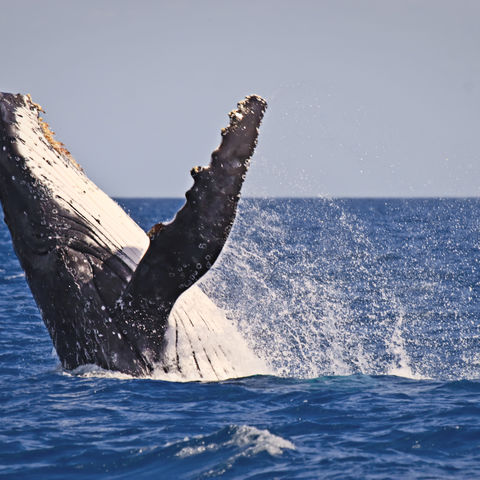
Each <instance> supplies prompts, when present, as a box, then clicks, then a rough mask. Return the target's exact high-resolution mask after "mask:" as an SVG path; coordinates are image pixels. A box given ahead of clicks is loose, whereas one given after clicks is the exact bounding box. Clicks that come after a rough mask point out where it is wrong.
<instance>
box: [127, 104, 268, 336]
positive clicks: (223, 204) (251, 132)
mask: <svg viewBox="0 0 480 480" xmlns="http://www.w3.org/2000/svg"><path fill="white" fill-rule="evenodd" d="M265 108H266V102H265V101H264V100H263V99H261V98H260V97H257V96H249V97H247V98H246V99H245V100H243V101H242V102H240V103H239V104H238V108H237V110H235V111H233V112H231V113H230V114H229V116H230V125H229V126H228V127H227V128H225V129H223V130H222V137H223V138H222V142H221V144H220V146H219V147H218V149H217V150H215V151H214V152H213V153H212V159H211V162H210V165H209V166H208V167H196V168H194V169H192V171H191V174H192V177H193V178H194V184H193V186H192V188H191V189H190V190H189V191H188V192H187V193H186V194H185V197H186V203H185V204H184V206H183V207H182V208H181V209H180V211H179V212H178V213H177V215H176V216H175V219H174V220H173V221H172V222H171V223H169V224H166V225H164V224H157V225H155V226H154V227H153V228H152V229H151V230H150V232H149V236H150V246H149V248H148V250H147V252H146V253H145V255H144V256H143V258H142V260H141V261H140V263H139V265H138V267H137V269H136V270H135V272H134V274H133V276H132V279H131V281H130V283H129V284H128V286H127V288H126V290H125V292H124V294H123V296H122V299H121V302H120V304H121V306H122V309H123V310H124V312H128V314H127V313H124V315H122V316H123V317H124V318H136V319H137V321H136V326H135V328H141V329H142V330H143V329H144V328H145V327H147V326H146V325H140V324H142V323H149V322H152V323H151V324H150V325H148V328H146V329H148V330H149V331H151V330H152V329H155V328H154V326H155V325H156V327H157V328H156V330H157V331H158V329H165V328H166V322H167V318H168V314H169V312H170V310H171V308H172V306H173V304H174V303H175V301H176V299H177V298H178V297H179V295H180V294H181V293H182V292H183V291H185V290H186V289H187V288H188V287H189V286H190V285H192V284H193V283H195V282H196V281H197V280H198V279H199V278H200V277H202V275H204V274H205V273H206V272H207V271H208V270H209V268H210V267H211V266H212V264H213V262H214V261H215V260H216V259H217V257H218V255H219V254H220V252H221V250H222V248H223V246H224V244H225V242H226V240H227V237H228V234H229V232H230V229H231V226H232V223H233V220H234V218H235V212H236V208H237V203H238V200H239V196H240V189H241V186H242V184H243V180H244V178H245V173H246V171H247V169H248V166H249V161H250V157H251V156H252V154H253V151H254V149H255V146H256V143H257V136H258V127H259V125H260V122H261V120H262V118H263V114H264V112H265ZM148 311H150V314H149V315H146V312H148ZM138 312H141V316H142V318H141V319H140V318H139V316H138V315H137V313H138ZM157 333H158V332H157ZM157 338H158V337H157Z"/></svg>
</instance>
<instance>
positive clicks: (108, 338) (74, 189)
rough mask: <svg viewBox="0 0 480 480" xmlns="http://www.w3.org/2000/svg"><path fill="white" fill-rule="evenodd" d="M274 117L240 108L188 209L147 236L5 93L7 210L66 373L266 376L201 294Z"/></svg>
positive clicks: (26, 105)
mask: <svg viewBox="0 0 480 480" xmlns="http://www.w3.org/2000/svg"><path fill="white" fill-rule="evenodd" d="M265 108H266V102H265V101H264V100H263V99H261V98H260V97H258V96H254V95H253V96H249V97H246V98H245V99H244V100H243V101H242V102H240V103H239V104H238V107H237V109H236V110H234V111H233V112H231V113H230V124H229V126H227V127H226V128H224V129H223V130H222V141H221V144H220V146H219V147H218V148H217V149H216V150H215V151H214V152H213V153H212V158H211V162H210V165H209V166H207V167H195V168H194V169H192V171H191V175H192V177H193V179H194V183H193V186H192V188H191V189H190V190H189V191H188V192H187V193H186V194H185V197H186V202H185V204H184V205H183V207H182V208H181V209H180V210H179V212H177V214H176V216H175V218H174V219H173V220H172V221H171V222H170V223H167V224H162V223H158V224H156V225H154V226H153V227H152V229H151V230H150V231H149V232H148V234H147V233H145V232H144V231H143V230H142V229H141V228H140V227H139V226H138V225H137V224H136V223H135V222H134V221H133V220H132V219H131V218H130V217H129V216H128V215H127V214H126V213H125V212H124V211H123V209H122V208H121V207H120V206H119V205H118V204H117V203H115V202H114V201H113V200H112V199H111V198H110V197H109V196H108V195H106V194H105V193H104V192H103V191H102V190H100V189H99V188H98V187H97V186H96V185H95V184H94V183H93V182H92V181H91V180H89V179H88V177H87V176H86V174H85V172H84V171H83V170H82V168H81V167H80V166H79V165H78V163H77V162H76V161H75V160H74V159H73V157H72V156H71V155H70V153H69V152H68V151H67V150H66V148H65V147H64V145H63V144H61V143H59V142H57V141H56V140H55V139H54V138H53V133H52V132H51V131H50V129H49V127H48V125H47V124H46V123H45V122H44V121H43V119H42V118H41V116H40V115H41V111H42V109H41V107H40V106H39V105H37V104H36V103H34V102H33V101H32V99H31V97H30V96H29V95H21V94H17V95H14V94H8V93H2V94H0V201H1V203H2V206H3V210H4V215H5V222H6V224H7V226H8V228H9V230H10V233H11V236H12V242H13V247H14V250H15V253H16V255H17V256H18V258H19V261H20V263H21V266H22V268H23V269H24V271H25V276H26V279H27V282H28V284H29V286H30V289H31V291H32V294H33V296H34V298H35V301H36V303H37V305H38V307H39V309H40V312H41V315H42V318H43V321H44V323H45V325H46V327H47V330H48V332H49V334H50V336H51V338H52V341H53V344H54V346H55V349H56V351H57V354H58V357H59V359H60V361H61V364H62V366H63V367H64V368H65V369H67V370H74V369H76V368H78V367H81V366H84V365H90V364H93V365H97V366H99V367H101V368H103V369H106V370H114V371H118V372H122V373H126V374H129V375H133V376H144V375H151V374H152V372H153V371H154V370H156V369H159V368H160V369H162V370H163V371H165V372H171V371H175V372H177V373H179V374H182V373H185V372H186V371H187V370H189V371H192V370H193V371H195V372H196V373H197V377H196V378H198V379H222V378H229V377H237V376H244V375H248V374H251V373H262V371H257V370H259V369H260V370H264V369H265V368H266V367H265V365H264V364H263V363H262V362H261V361H260V360H259V359H258V358H257V357H256V356H255V355H254V354H253V353H252V352H251V350H250V349H249V348H248V347H247V345H246V342H245V340H243V338H242V337H241V335H240V334H239V333H238V332H237V331H236V330H235V329H234V328H233V326H232V325H231V324H230V323H229V322H228V320H227V319H226V318H225V316H224V314H223V312H221V310H219V309H218V308H217V307H216V306H215V305H214V304H213V302H211V300H210V299H209V298H208V297H207V296H206V295H205V294H204V293H203V292H202V290H201V289H200V288H199V287H198V286H197V285H195V283H196V282H197V281H198V280H199V279H200V278H201V277H202V276H203V275H204V274H205V273H206V272H207V271H208V270H209V268H210V267H211V266H212V265H213V263H214V262H215V260H216V259H217V257H218V255H219V254H220V252H221V250H222V247H223V245H224V244H225V241H226V239H227V237H228V234H229V232H230V229H231V226H232V224H233V220H234V217H235V213H236V208H237V203H238V200H239V196H240V189H241V186H242V183H243V180H244V178H245V174H246V171H247V169H248V165H249V162H250V158H251V156H252V154H253V151H254V148H255V146H256V142H257V136H258V127H259V125H260V122H261V120H262V117H263V114H264V111H265ZM179 297H180V298H179ZM177 300H178V301H177ZM225 339H230V341H229V342H225ZM253 370H255V371H253Z"/></svg>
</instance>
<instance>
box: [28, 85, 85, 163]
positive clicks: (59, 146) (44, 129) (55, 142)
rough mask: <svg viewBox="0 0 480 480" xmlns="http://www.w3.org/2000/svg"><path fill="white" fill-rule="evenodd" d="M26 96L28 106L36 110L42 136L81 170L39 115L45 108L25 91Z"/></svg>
mask: <svg viewBox="0 0 480 480" xmlns="http://www.w3.org/2000/svg"><path fill="white" fill-rule="evenodd" d="M26 96H27V98H28V101H29V102H30V107H31V108H33V109H34V110H37V113H38V124H39V125H40V128H41V129H42V133H43V136H44V137H45V139H46V140H47V142H48V143H49V144H50V145H51V146H52V147H53V148H54V149H55V151H56V152H57V153H59V154H60V155H64V156H65V157H67V158H68V159H69V160H70V162H71V163H72V164H73V166H75V167H76V168H78V169H79V170H80V171H83V169H82V167H81V166H80V165H79V164H78V162H77V161H76V160H75V159H74V158H73V157H72V154H71V153H70V152H69V151H68V150H67V148H66V147H65V144H64V143H62V142H59V141H58V140H56V139H55V132H54V131H53V130H52V129H51V128H50V125H49V124H48V123H47V122H46V121H45V120H44V119H43V118H42V117H41V116H40V112H43V113H45V110H44V109H43V108H42V106H41V105H39V104H38V103H36V102H34V101H33V100H32V97H31V95H30V94H29V93H27V95H26Z"/></svg>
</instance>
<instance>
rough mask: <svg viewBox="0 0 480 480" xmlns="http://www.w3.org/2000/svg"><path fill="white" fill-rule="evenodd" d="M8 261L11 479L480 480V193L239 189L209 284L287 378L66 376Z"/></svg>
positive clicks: (140, 213)
mask: <svg viewBox="0 0 480 480" xmlns="http://www.w3.org/2000/svg"><path fill="white" fill-rule="evenodd" d="M119 202H120V203H121V204H122V205H123V206H124V207H125V208H126V209H127V210H128V211H129V212H130V214H131V216H132V217H133V218H134V219H135V220H137V221H138V222H139V223H140V224H141V226H142V227H144V228H145V229H148V228H149V227H150V226H152V225H153V224H154V223H156V222H158V221H159V220H168V219H170V218H172V216H173V215H174V213H175V211H176V210H177V209H178V208H179V207H180V206H181V204H182V203H183V200H181V199H128V200H124V199H120V200H119ZM0 258H1V263H0V332H1V334H0V478H12V479H13V478H15V479H17V478H21V479H65V478H68V479H84V478H89V479H96V478H102V479H103V478H105V479H127V478H128V479H130V478H134V479H136V480H140V479H150V478H164V479H207V478H209V479H210V478H222V479H275V478H278V479H451V478H462V479H472V478H480V381H479V378H480V200H479V199H395V200H393V199H374V200H369V199H327V198H318V199H313V198H312V199H244V200H242V202H241V204H240V209H239V215H238V218H237V222H236V223H235V227H234V229H233V231H232V235H231V237H230V239H229V241H228V244H227V246H226V248H225V250H224V252H223V253H222V256H221V257H220V259H219V261H218V262H217V263H216V264H215V266H214V268H213V269H212V270H211V271H210V272H209V274H207V275H206V276H205V277H204V278H203V279H202V281H201V288H202V289H203V290H204V291H205V292H206V293H207V294H208V295H209V296H210V297H211V298H212V299H213V300H214V301H215V302H216V303H217V305H219V306H220V307H222V308H223V309H224V310H225V311H226V313H227V315H228V318H229V319H231V321H232V322H233V323H234V324H235V325H236V326H237V328H238V329H239V330H240V331H241V332H242V334H243V335H244V336H245V338H246V339H247V341H248V342H249V344H250V346H251V348H252V349H253V350H254V351H255V352H256V353H257V355H259V356H260V357H262V358H263V359H265V360H266V361H267V362H269V365H270V366H271V368H272V369H273V371H275V372H276V374H275V375H271V376H264V375H263V376H262V375H257V376H253V377H248V378H238V379H231V380H227V381H223V382H216V383H198V382H184V383H175V382H167V381H160V380H153V379H132V378H128V377H125V376H122V375H118V374H115V373H109V372H104V371H96V370H94V369H93V370H91V371H84V372H76V373H73V374H72V373H71V372H65V371H62V369H61V368H60V366H59V362H58V359H57V357H56V354H55V352H54V351H53V349H52V343H51V341H50V338H49V335H48V333H47V331H46V329H45V327H44V326H43V323H42V320H41V317H40V315H39V312H38V310H37V308H36V305H35V303H34V301H33V299H32V297H31V295H30V292H29V289H28V286H27V285H26V282H25V278H24V275H23V272H22V270H21V268H20V266H19V263H18V261H17V259H16V257H15V254H14V252H13V250H12V247H11V242H10V236H9V233H8V230H7V228H6V226H5V225H3V224H2V225H1V227H0Z"/></svg>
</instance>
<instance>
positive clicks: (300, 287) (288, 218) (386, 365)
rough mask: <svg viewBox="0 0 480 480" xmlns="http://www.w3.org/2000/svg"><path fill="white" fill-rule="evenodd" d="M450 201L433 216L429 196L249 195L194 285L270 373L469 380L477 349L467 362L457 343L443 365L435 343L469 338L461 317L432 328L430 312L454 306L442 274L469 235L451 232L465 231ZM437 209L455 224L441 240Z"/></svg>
mask: <svg viewBox="0 0 480 480" xmlns="http://www.w3.org/2000/svg"><path fill="white" fill-rule="evenodd" d="M402 202H403V203H402ZM436 202H438V200H436ZM449 205H450V204H449ZM467 206H468V205H467ZM474 207H475V205H474ZM442 208H445V205H444V206H443V207H442ZM476 208H478V205H477V206H476ZM440 210H441V208H440ZM453 210H455V214H456V215H458V210H457V209H455V205H454V206H449V207H448V208H446V211H444V212H442V211H439V212H436V213H437V216H435V215H434V214H433V212H432V211H431V205H430V204H428V203H425V204H422V202H421V201H417V203H415V204H414V205H413V204H409V203H408V201H406V200H403V201H400V200H399V201H381V200H377V201H368V200H365V201H358V200H355V201H353V200H352V201H348V200H344V201H338V200H332V199H296V200H294V199H290V200H285V199H283V200H274V199H270V200H267V199H265V200H247V201H244V202H243V203H242V204H241V208H240V214H239V217H238V220H237V223H236V225H235V228H234V230H233V232H232V237H231V241H230V242H229V243H228V244H227V247H226V248H225V250H224V253H223V254H222V257H221V259H220V261H219V262H218V264H217V265H216V266H215V267H214V269H213V271H212V273H211V275H210V276H208V277H207V278H206V279H205V280H204V281H203V282H202V288H203V289H204V290H205V291H206V293H207V294H208V295H209V296H211V297H212V298H213V299H214V300H215V302H216V303H218V304H219V305H220V306H221V307H222V308H224V309H225V310H226V311H227V315H228V316H229V317H230V318H232V319H234V320H235V321H237V322H238V325H239V328H240V330H241V331H242V333H243V335H244V336H245V337H246V338H247V340H248V342H249V343H250V345H251V346H252V348H253V349H254V350H255V352H256V353H257V354H258V355H259V356H261V357H262V358H264V359H266V360H267V361H268V362H269V363H270V365H271V366H272V367H273V368H274V369H275V371H276V372H277V373H278V374H280V375H284V376H295V377H304V378H305V377H306V378H311V377H318V376H321V375H349V374H354V373H364V374H374V375H375V374H379V375H384V374H394V375H401V376H406V377H410V378H425V377H429V378H432V377H433V378H438V377H454V378H458V377H462V378H464V377H467V378H472V377H475V376H477V377H478V374H479V370H478V362H477V363H476V364H475V361H474V360H473V359H474V358H477V359H478V355H477V356H476V357H475V356H474V355H470V357H471V358H472V360H471V361H470V360H468V359H466V356H465V352H459V350H458V348H457V350H456V351H457V353H459V355H458V358H456V359H455V362H452V361H451V359H448V358H444V357H442V354H441V351H439V350H438V347H439V343H441V342H442V341H444V342H445V341H447V342H449V343H451V344H452V343H453V344H454V347H455V343H454V342H458V341H459V339H460V342H461V343H463V344H464V345H465V344H467V343H468V344H469V345H471V343H472V342H471V340H472V338H471V335H470V333H471V332H469V331H468V328H467V326H466V323H465V322H463V323H462V322H460V325H459V322H457V324H456V325H455V327H456V330H455V331H454V330H452V326H453V324H449V325H448V326H447V325H446V324H445V325H444V330H443V331H442V332H440V333H441V336H440V338H439V336H438V332H436V333H437V335H432V329H435V324H434V323H433V324H432V321H431V320H432V316H437V317H438V318H439V319H442V320H445V323H446V320H448V318H446V317H448V316H451V313H450V312H451V311H452V309H454V308H456V310H457V311H458V310H459V309H461V307H460V306H459V305H458V302H457V304H455V303H454V301H452V298H451V297H452V294H453V292H454V291H455V290H458V289H462V288H464V286H463V287H462V286H461V285H460V286H459V285H458V284H452V283H451V280H452V278H453V277H454V275H455V268H457V267H458V258H459V257H461V255H462V251H463V250H464V249H468V248H470V245H469V243H471V241H472V240H471V239H470V240H468V241H467V243H465V242H466V240H465V238H463V237H458V238H457V237H456V235H457V234H458V231H459V230H460V229H463V230H465V228H464V226H462V222H464V219H462V218H460V219H459V220H458V221H455V218H454V217H452V215H453ZM464 213H466V214H467V215H468V214H471V212H470V213H469V212H468V208H466V209H465V212H464ZM445 216H449V221H450V222H451V223H452V226H453V228H452V230H448V231H446V232H443V237H441V235H440V234H439V233H442V232H439V229H441V225H443V224H444V223H445V220H446V219H445ZM452 218H453V221H452ZM475 228H476V224H474V225H471V227H470V230H469V231H470V233H471V231H472V230H474V229H475ZM464 233H465V232H464ZM467 234H468V231H467ZM470 237H472V235H470ZM452 244H454V245H455V249H453V250H452V252H450V253H451V255H453V256H452V258H450V257H448V258H447V253H448V252H447V253H445V250H444V249H445V248H446V247H447V248H448V246H449V245H450V246H452ZM462 249H463V250H462ZM439 257H440V260H441V261H440V262H438V261H437V262H436V260H438V258H439ZM449 269H450V270H451V271H449ZM446 280H449V281H450V285H449V286H450V287H451V288H452V292H450V293H449V294H448V295H447V293H446V285H445V282H446ZM469 281H470V282H472V280H471V278H470V279H469ZM428 285H430V287H428ZM471 287H472V284H471V283H470V288H471ZM426 288H430V290H431V291H430V292H426V291H425V289H426ZM477 288H478V281H477ZM462 320H465V316H463V317H462ZM475 330H476V331H475V332H474V333H475V334H476V335H477V337H478V333H479V332H478V325H475ZM433 333H435V332H433ZM442 335H443V337H442ZM479 349H480V346H479V345H478V342H477V345H476V351H478V350H479ZM453 350H454V351H455V348H454V349H453ZM462 359H463V360H462ZM466 360H468V361H467V362H466ZM462 362H463V363H462Z"/></svg>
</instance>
